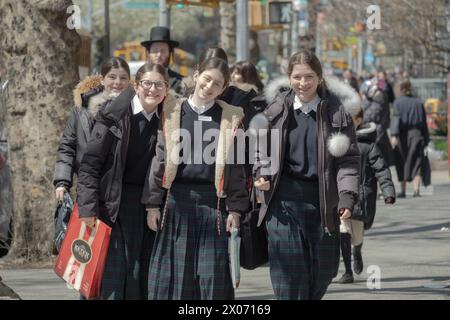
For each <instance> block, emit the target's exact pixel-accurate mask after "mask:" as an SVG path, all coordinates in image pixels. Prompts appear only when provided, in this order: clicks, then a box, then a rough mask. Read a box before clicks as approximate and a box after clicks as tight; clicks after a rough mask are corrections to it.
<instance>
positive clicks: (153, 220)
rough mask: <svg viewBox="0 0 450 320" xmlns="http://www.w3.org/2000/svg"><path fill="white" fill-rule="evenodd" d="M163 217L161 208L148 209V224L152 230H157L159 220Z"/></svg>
mask: <svg viewBox="0 0 450 320" xmlns="http://www.w3.org/2000/svg"><path fill="white" fill-rule="evenodd" d="M160 219H161V211H160V210H159V208H149V209H147V225H148V227H149V228H150V230H153V231H155V232H156V231H157V230H158V226H159V220H160Z"/></svg>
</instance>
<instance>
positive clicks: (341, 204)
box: [254, 90, 360, 232]
mask: <svg viewBox="0 0 450 320" xmlns="http://www.w3.org/2000/svg"><path fill="white" fill-rule="evenodd" d="M294 97H295V93H294V92H293V90H289V91H286V92H283V93H280V94H279V95H278V96H277V97H276V98H275V100H274V101H273V103H271V104H270V105H269V106H268V107H267V108H266V110H265V111H264V112H263V114H264V115H265V116H266V118H267V119H268V121H269V137H270V131H272V130H276V129H278V131H277V132H278V133H279V135H278V138H279V139H278V146H277V147H278V148H276V149H278V151H277V152H275V153H276V154H277V155H274V153H273V152H272V151H271V153H272V155H273V158H272V159H270V158H269V157H268V156H267V155H265V153H262V154H261V153H259V155H257V157H256V162H255V165H254V178H255V180H257V179H259V177H262V176H263V177H264V178H265V179H266V180H268V181H270V190H269V191H259V190H255V195H256V196H257V198H259V199H260V200H261V201H262V202H261V208H260V211H259V220H258V225H260V224H261V223H262V222H263V220H264V217H265V215H266V212H267V209H268V207H269V205H270V201H271V200H272V197H273V195H274V193H275V191H276V189H277V186H278V183H279V180H280V178H281V170H277V171H276V172H275V173H274V174H270V175H266V174H264V171H265V170H267V169H268V168H269V167H270V165H271V164H273V162H274V161H275V162H278V164H279V168H282V167H283V162H284V157H285V148H286V142H287V127H288V121H287V120H288V119H287V118H288V108H290V107H292V105H293V102H294ZM321 98H322V101H321V102H320V104H319V106H318V109H317V125H318V130H317V132H318V143H319V148H318V150H319V151H318V152H319V154H318V156H319V159H318V160H319V193H320V194H319V196H320V214H321V220H322V225H323V227H324V228H325V231H326V232H333V231H336V230H337V228H338V226H339V224H340V220H339V215H338V211H339V209H341V208H347V209H350V210H353V206H354V204H355V203H356V201H357V199H358V189H359V161H360V154H359V150H358V147H357V144H356V136H355V129H354V127H353V124H352V120H351V117H350V115H349V114H348V113H346V111H345V109H344V106H343V105H342V103H341V100H340V99H339V98H337V97H336V96H335V95H334V94H331V93H330V92H329V91H324V92H323V93H322V94H321Z"/></svg>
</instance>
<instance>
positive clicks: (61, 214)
mask: <svg viewBox="0 0 450 320" xmlns="http://www.w3.org/2000/svg"><path fill="white" fill-rule="evenodd" d="M72 210H73V201H72V198H71V197H70V195H69V193H68V192H65V193H64V198H63V200H58V203H57V204H56V209H55V214H54V217H53V222H54V229H55V233H54V238H53V254H58V252H59V250H60V249H61V245H62V243H63V240H64V236H65V235H66V232H67V225H68V224H69V220H70V215H71V213H72Z"/></svg>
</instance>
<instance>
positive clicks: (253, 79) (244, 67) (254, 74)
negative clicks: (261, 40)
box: [233, 61, 264, 92]
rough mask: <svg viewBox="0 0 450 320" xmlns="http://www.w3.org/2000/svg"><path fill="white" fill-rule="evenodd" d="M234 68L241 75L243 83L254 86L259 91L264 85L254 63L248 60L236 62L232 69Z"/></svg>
mask: <svg viewBox="0 0 450 320" xmlns="http://www.w3.org/2000/svg"><path fill="white" fill-rule="evenodd" d="M234 70H236V71H237V72H238V73H239V74H240V75H241V76H242V80H243V81H244V82H245V83H249V84H252V85H254V86H256V87H257V88H258V91H259V92H261V91H262V90H263V89H264V85H263V83H262V82H261V80H260V79H259V76H258V70H256V67H255V65H254V64H253V63H251V62H250V61H239V62H237V63H236V64H235V65H234V67H233V71H234Z"/></svg>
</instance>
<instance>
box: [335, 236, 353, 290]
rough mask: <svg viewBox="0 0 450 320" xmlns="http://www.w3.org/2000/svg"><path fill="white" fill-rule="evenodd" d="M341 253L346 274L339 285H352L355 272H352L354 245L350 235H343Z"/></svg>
mask: <svg viewBox="0 0 450 320" xmlns="http://www.w3.org/2000/svg"><path fill="white" fill-rule="evenodd" d="M341 252H342V259H343V260H344V266H345V273H344V274H343V275H342V278H340V279H339V280H338V282H339V283H352V282H353V272H352V267H351V264H352V243H351V235H350V233H341Z"/></svg>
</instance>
